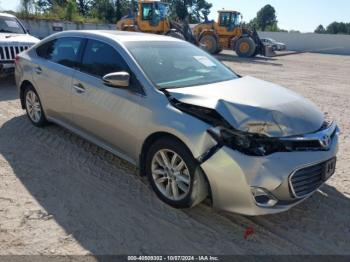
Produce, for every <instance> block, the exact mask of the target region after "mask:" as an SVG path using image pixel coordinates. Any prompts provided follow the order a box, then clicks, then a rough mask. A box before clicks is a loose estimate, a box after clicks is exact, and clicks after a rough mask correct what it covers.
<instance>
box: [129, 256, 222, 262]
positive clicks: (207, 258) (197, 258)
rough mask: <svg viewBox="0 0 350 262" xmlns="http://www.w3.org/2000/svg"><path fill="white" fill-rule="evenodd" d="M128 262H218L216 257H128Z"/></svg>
mask: <svg viewBox="0 0 350 262" xmlns="http://www.w3.org/2000/svg"><path fill="white" fill-rule="evenodd" d="M128 261H220V259H219V258H218V257H216V256H128Z"/></svg>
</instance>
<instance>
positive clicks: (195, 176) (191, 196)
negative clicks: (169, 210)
mask: <svg viewBox="0 0 350 262" xmlns="http://www.w3.org/2000/svg"><path fill="white" fill-rule="evenodd" d="M164 159H165V160H164ZM145 171H146V174H147V176H148V179H149V181H150V183H151V186H152V188H153V190H154V192H155V193H156V194H157V196H158V197H159V198H160V199H161V200H162V201H163V202H165V203H167V204H168V205H170V206H172V207H174V208H190V207H193V206H195V205H198V204H199V203H201V202H202V201H203V200H204V199H205V198H206V197H207V196H208V192H209V190H208V184H207V181H206V179H205V175H204V172H203V170H202V169H201V168H200V166H199V164H198V163H197V161H196V160H195V159H194V158H193V156H192V154H191V152H190V151H189V150H188V149H187V147H186V146H184V145H183V144H182V143H181V142H179V141H178V140H176V139H174V138H169V137H166V138H161V139H159V140H158V141H156V142H155V143H154V144H153V145H152V146H151V147H150V149H149V150H148V153H147V156H146V163H145Z"/></svg>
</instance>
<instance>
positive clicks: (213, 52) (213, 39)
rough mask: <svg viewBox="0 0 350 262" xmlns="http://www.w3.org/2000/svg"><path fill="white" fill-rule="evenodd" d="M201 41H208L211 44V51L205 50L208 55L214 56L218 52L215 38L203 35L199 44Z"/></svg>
mask: <svg viewBox="0 0 350 262" xmlns="http://www.w3.org/2000/svg"><path fill="white" fill-rule="evenodd" d="M203 39H209V41H211V42H212V49H211V50H208V49H206V51H207V52H208V53H209V54H215V53H216V52H217V50H218V43H217V41H216V39H215V37H214V36H213V35H204V36H202V37H201V39H200V41H199V42H201V41H202V40H203Z"/></svg>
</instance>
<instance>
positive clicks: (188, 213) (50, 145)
mask: <svg viewBox="0 0 350 262" xmlns="http://www.w3.org/2000/svg"><path fill="white" fill-rule="evenodd" d="M0 155H2V157H3V158H4V159H5V160H6V162H7V163H8V165H9V166H10V167H11V170H12V171H11V172H13V173H9V174H7V173H6V177H7V176H11V174H12V176H13V175H15V176H16V178H18V179H19V181H20V182H21V183H22V184H23V185H24V187H25V188H26V190H27V191H28V192H29V193H30V195H31V196H32V197H33V198H34V199H35V201H36V202H37V203H38V204H39V205H40V206H41V207H42V208H43V210H42V211H40V212H41V214H45V215H42V216H40V217H39V218H42V219H43V220H47V219H53V220H54V221H55V222H56V223H57V224H58V225H60V226H61V227H62V228H63V229H64V231H65V232H66V234H67V235H68V236H72V238H73V239H75V240H76V241H77V242H78V243H79V245H80V246H81V247H83V248H84V249H85V250H87V251H88V252H89V253H90V254H93V255H111V254H153V255H154V254H180V253H181V254H203V253H205V254H314V253H327V254H328V253H332V254H338V253H346V252H349V249H348V247H349V243H350V238H349V228H350V227H349V224H350V222H349V217H350V201H349V199H348V198H346V197H345V196H344V195H343V194H342V193H340V192H338V191H337V190H336V189H335V188H333V187H331V186H328V185H325V186H324V188H323V190H324V192H325V193H324V194H316V195H315V196H314V197H312V198H311V199H309V200H307V201H305V202H304V203H303V204H301V205H299V206H297V207H295V208H293V209H292V210H290V211H288V212H286V213H283V214H279V215H273V216H267V217H256V218H249V217H244V216H240V215H234V214H228V213H225V212H216V211H214V210H213V209H211V208H210V207H209V206H208V205H206V204H202V205H200V206H198V207H196V208H194V209H190V210H175V209H172V208H170V207H168V206H167V205H165V204H163V203H162V202H161V201H159V200H158V199H157V197H156V196H155V195H154V194H153V192H152V191H151V189H150V187H149V185H148V183H147V181H146V179H145V178H141V177H139V176H138V175H137V170H136V169H135V167H133V166H131V165H130V164H128V163H127V162H125V161H123V160H120V159H119V158H117V157H115V156H113V155H112V154H110V153H108V152H106V151H105V150H103V149H101V148H98V147H97V146H95V145H92V144H91V143H89V142H87V141H85V140H84V139H81V138H79V137H77V136H76V135H74V134H72V133H70V132H68V131H66V130H65V129H63V128H60V127H58V126H55V125H50V126H48V127H46V128H35V127H33V126H32V125H31V124H30V123H29V121H28V120H27V119H26V117H25V116H24V115H22V116H19V117H15V118H12V119H10V120H8V121H6V122H4V123H3V124H2V126H1V128H0ZM3 179H5V174H4V177H3ZM2 192H5V191H2ZM7 197H8V198H10V197H11V196H7ZM16 201H20V200H19V199H16ZM21 206H22V205H21V203H18V206H17V207H13V208H20V207H21ZM18 213H20V212H18ZM26 219H27V220H26ZM29 219H30V217H29V218H26V217H23V218H22V220H23V221H22V224H21V225H22V226H25V225H26V223H34V222H32V221H30V220H29ZM0 222H1V221H0ZM43 223H47V221H46V222H43ZM45 225H47V224H42V225H41V226H42V227H45ZM38 226H40V223H39V224H33V225H32V224H31V230H32V231H35V230H38V228H37V227H38ZM247 227H252V228H253V229H254V232H255V233H254V236H253V239H252V240H246V239H245V238H244V232H245V230H246V228H247ZM19 230H20V228H19ZM37 232H38V231H36V233H37ZM39 232H40V234H44V233H43V232H44V231H43V230H39ZM63 244H64V243H63ZM63 244H62V245H63Z"/></svg>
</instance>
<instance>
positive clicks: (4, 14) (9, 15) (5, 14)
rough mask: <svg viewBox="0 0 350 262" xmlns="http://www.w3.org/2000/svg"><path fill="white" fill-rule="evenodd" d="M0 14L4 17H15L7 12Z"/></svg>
mask: <svg viewBox="0 0 350 262" xmlns="http://www.w3.org/2000/svg"><path fill="white" fill-rule="evenodd" d="M0 16H5V17H15V16H14V15H11V14H7V13H0Z"/></svg>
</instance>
